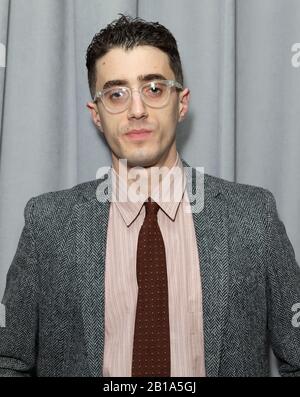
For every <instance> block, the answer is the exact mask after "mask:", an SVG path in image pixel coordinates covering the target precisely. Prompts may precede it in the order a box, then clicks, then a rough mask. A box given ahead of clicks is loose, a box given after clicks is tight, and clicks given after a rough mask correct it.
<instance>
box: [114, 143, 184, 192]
mask: <svg viewBox="0 0 300 397" xmlns="http://www.w3.org/2000/svg"><path fill="white" fill-rule="evenodd" d="M174 149H175V150H173V151H172V153H171V152H168V153H167V155H166V156H165V158H163V157H162V158H161V159H160V160H159V161H158V162H157V163H155V164H153V165H151V166H146V167H143V166H140V165H138V166H132V165H130V164H128V161H127V159H117V158H114V156H113V164H112V165H113V168H114V170H115V172H116V173H117V174H118V175H119V176H120V177H121V178H122V179H123V180H125V181H126V182H127V186H128V189H129V188H130V186H132V184H133V183H138V184H139V186H140V187H141V191H142V192H144V193H145V194H147V195H148V196H150V195H151V193H152V192H153V190H154V189H156V188H157V185H158V184H159V185H161V183H162V180H163V178H164V176H165V175H166V174H167V173H168V172H169V171H170V169H171V168H172V167H173V166H174V164H175V162H176V159H177V150H176V147H175V148H174Z"/></svg>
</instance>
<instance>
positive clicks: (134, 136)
mask: <svg viewBox="0 0 300 397" xmlns="http://www.w3.org/2000/svg"><path fill="white" fill-rule="evenodd" d="M125 135H126V136H127V137H128V138H129V139H131V140H143V139H147V138H149V137H150V136H151V135H152V131H151V130H146V129H140V130H131V131H129V132H127V133H126V134H125Z"/></svg>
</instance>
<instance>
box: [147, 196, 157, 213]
mask: <svg viewBox="0 0 300 397" xmlns="http://www.w3.org/2000/svg"><path fill="white" fill-rule="evenodd" d="M145 208H146V215H148V216H149V215H156V214H157V212H158V210H159V205H158V204H157V203H156V202H155V201H151V198H150V197H148V200H147V201H145Z"/></svg>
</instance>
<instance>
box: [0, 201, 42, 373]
mask: <svg viewBox="0 0 300 397" xmlns="http://www.w3.org/2000/svg"><path fill="white" fill-rule="evenodd" d="M33 202H34V199H31V200H30V201H29V202H28V203H27V205H26V207H25V211H24V217H25V225H24V228H23V231H22V234H21V237H20V240H19V244H18V248H17V252H16V254H15V256H14V258H13V261H12V264H11V266H10V268H9V271H8V274H7V280H6V288H5V292H4V296H3V299H2V304H3V305H4V309H5V324H2V325H4V326H2V327H1V328H0V376H1V377H15V376H34V375H35V367H36V357H37V328H38V299H37V291H38V286H37V284H38V275H37V258H36V251H35V241H34V237H33V225H32V211H33V207H34V204H33Z"/></svg>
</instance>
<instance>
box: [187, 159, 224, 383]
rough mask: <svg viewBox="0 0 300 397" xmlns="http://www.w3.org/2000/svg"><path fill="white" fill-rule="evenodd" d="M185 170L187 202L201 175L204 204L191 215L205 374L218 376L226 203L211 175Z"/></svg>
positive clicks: (221, 326) (198, 184)
mask: <svg viewBox="0 0 300 397" xmlns="http://www.w3.org/2000/svg"><path fill="white" fill-rule="evenodd" d="M183 163H184V165H185V167H189V166H188V164H187V163H186V162H184V161H183ZM185 170H186V176H187V189H188V193H189V197H190V202H191V197H192V193H194V192H195V191H196V189H197V186H198V187H199V186H201V184H202V185H203V178H204V203H203V189H202V191H201V189H200V192H198V193H197V200H198V202H199V203H201V205H200V207H202V204H204V206H203V209H202V210H201V211H200V212H193V219H194V225H195V233H196V239H197V245H198V253H199V261H200V274H201V283H202V296H203V299H202V301H203V326H204V350H205V367H206V375H207V376H218V369H219V364H220V353H221V343H222V330H223V329H224V322H225V313H226V306H227V295H228V240H227V234H228V225H227V219H228V217H227V205H226V201H225V200H224V196H223V194H222V193H221V192H220V190H219V189H218V186H217V184H216V183H215V182H214V179H213V178H212V177H210V176H208V175H205V176H203V175H201V174H200V173H196V172H195V169H193V171H192V168H185ZM201 178H202V179H201ZM194 196H195V193H194ZM201 196H202V197H201ZM201 200H202V202H201ZM191 205H192V203H191ZM200 209H201V208H200Z"/></svg>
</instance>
